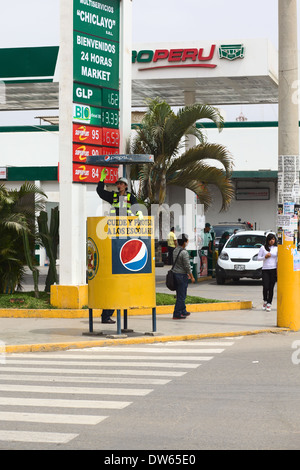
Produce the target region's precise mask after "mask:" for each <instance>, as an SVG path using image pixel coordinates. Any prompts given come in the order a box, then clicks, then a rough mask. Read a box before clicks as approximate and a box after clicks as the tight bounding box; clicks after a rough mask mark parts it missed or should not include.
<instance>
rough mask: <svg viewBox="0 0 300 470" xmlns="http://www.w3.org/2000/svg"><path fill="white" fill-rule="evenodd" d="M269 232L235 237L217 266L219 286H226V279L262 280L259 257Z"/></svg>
mask: <svg viewBox="0 0 300 470" xmlns="http://www.w3.org/2000/svg"><path fill="white" fill-rule="evenodd" d="M268 233H269V231H268V232H265V231H260V230H251V231H244V232H239V233H237V234H236V235H233V236H232V237H230V238H229V240H228V241H227V242H226V244H225V245H224V248H223V250H222V251H221V254H220V255H219V257H218V261H217V265H216V280H217V284H224V282H225V280H226V279H233V280H234V281H238V280H239V279H240V278H242V277H249V278H252V279H260V278H261V277H262V265H263V262H262V261H258V259H257V255H258V252H259V249H260V247H261V245H264V244H265V240H266V236H267V234H268Z"/></svg>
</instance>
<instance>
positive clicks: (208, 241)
mask: <svg viewBox="0 0 300 470" xmlns="http://www.w3.org/2000/svg"><path fill="white" fill-rule="evenodd" d="M213 248H214V236H213V234H212V233H211V225H210V223H209V222H206V224H205V227H204V231H203V246H202V250H205V251H206V252H207V274H208V275H209V276H212V274H213Z"/></svg>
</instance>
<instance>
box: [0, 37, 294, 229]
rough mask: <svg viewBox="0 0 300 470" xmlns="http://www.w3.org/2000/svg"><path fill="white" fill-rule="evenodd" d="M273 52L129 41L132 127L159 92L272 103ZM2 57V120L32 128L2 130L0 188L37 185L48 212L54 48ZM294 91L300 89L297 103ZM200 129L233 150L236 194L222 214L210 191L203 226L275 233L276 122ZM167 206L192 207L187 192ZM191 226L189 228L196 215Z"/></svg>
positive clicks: (207, 100)
mask: <svg viewBox="0 0 300 470" xmlns="http://www.w3.org/2000/svg"><path fill="white" fill-rule="evenodd" d="M277 55H278V54H277V51H276V50H275V48H274V47H273V46H272V44H270V42H269V41H268V40H266V39H252V40H250V39H247V40H243V39H242V38H239V39H235V40H224V41H222V42H221V43H219V42H205V41H199V42H198V41H197V42H189V43H184V42H178V43H144V44H134V45H133V53H132V124H135V123H136V122H138V119H137V116H140V115H141V114H142V111H143V109H145V106H146V100H147V99H148V98H155V97H158V96H159V97H161V98H163V99H164V100H166V101H167V102H168V103H169V104H170V105H172V106H174V107H181V106H184V105H188V104H193V103H203V104H210V105H213V106H216V107H218V108H220V109H222V110H223V109H226V107H228V106H232V105H253V106H254V105H264V104H274V105H275V106H276V104H277V102H278V64H277ZM1 57H2V59H3V58H5V57H10V60H9V61H7V60H6V61H3V60H1ZM0 60H1V63H7V64H8V65H7V69H5V68H4V69H2V70H1V74H2V75H1V76H0V80H1V81H2V83H1V90H0V111H2V113H1V115H0V116H1V117H2V119H1V123H3V122H4V123H5V116H6V113H8V112H12V111H15V112H24V111H31V114H32V112H33V111H34V112H35V119H34V124H32V123H30V124H28V125H21V126H16V125H5V124H2V125H1V127H0V141H1V153H0V182H4V183H5V184H6V185H7V187H9V188H14V187H19V186H20V184H22V183H23V182H24V181H26V180H27V181H33V182H35V183H36V184H38V185H39V186H40V187H41V188H42V189H43V190H44V192H45V193H46V195H47V197H48V199H47V210H49V211H50V209H51V208H52V207H54V206H56V205H59V182H58V180H59V115H58V93H59V62H60V59H59V47H58V46H53V47H32V48H15V49H0ZM297 87H298V88H299V83H298V84H295V99H297V97H298V94H297V93H298V88H297ZM200 125H201V126H202V127H203V130H204V132H205V133H206V135H207V139H208V141H209V142H211V143H218V144H222V145H224V146H226V147H227V148H228V150H229V151H230V153H231V154H232V156H233V159H234V171H233V174H232V178H233V181H234V185H235V189H236V195H235V199H234V200H233V201H232V204H231V206H230V208H229V209H228V211H227V212H223V213H220V212H219V211H220V207H221V199H220V196H219V194H218V192H217V191H216V190H215V189H214V188H212V191H213V195H214V202H213V204H212V206H211V207H210V208H209V210H208V211H207V213H206V214H205V218H206V220H207V221H209V222H210V223H211V224H215V223H219V222H224V221H237V220H238V219H242V221H244V220H246V221H250V222H251V223H252V224H253V226H254V228H256V229H262V230H263V229H275V227H276V205H277V169H278V150H277V149H278V145H277V141H278V122H277V121H276V120H269V121H265V120H257V121H252V120H251V121H250V120H249V121H243V120H232V121H227V120H226V116H225V126H224V128H223V130H222V132H220V133H219V132H218V130H217V129H216V127H215V126H214V125H213V124H212V123H210V122H202V123H201V124H200ZM74 184H75V183H74ZM111 189H112V188H111ZM86 194H87V201H86V203H87V216H88V217H89V216H100V215H103V211H104V206H103V202H102V201H101V200H100V199H99V197H98V196H97V194H96V185H95V184H88V185H87V192H86ZM166 203H167V204H169V205H172V204H175V203H180V204H181V205H182V206H183V205H184V204H195V205H197V200H196V199H195V195H194V194H193V193H192V192H191V191H189V190H185V189H183V188H176V187H174V188H170V189H169V190H168V194H167V200H166ZM199 221H200V219H199ZM192 223H193V224H194V225H193V226H191V227H189V230H191V231H192V232H193V231H195V230H196V228H197V227H196V225H197V223H198V222H197V218H195V222H192ZM199 223H200V224H202V219H201V222H199ZM183 224H184V222H183ZM181 228H182V229H184V230H186V229H187V227H184V226H183V227H181ZM198 228H199V227H198ZM200 228H202V227H200ZM186 231H188V230H186Z"/></svg>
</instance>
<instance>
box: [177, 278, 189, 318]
mask: <svg viewBox="0 0 300 470" xmlns="http://www.w3.org/2000/svg"><path fill="white" fill-rule="evenodd" d="M174 277H175V280H176V304H175V308H174V312H173V317H175V318H176V317H180V316H181V315H185V314H186V306H185V299H186V294H187V287H188V281H189V279H188V277H187V274H180V273H174Z"/></svg>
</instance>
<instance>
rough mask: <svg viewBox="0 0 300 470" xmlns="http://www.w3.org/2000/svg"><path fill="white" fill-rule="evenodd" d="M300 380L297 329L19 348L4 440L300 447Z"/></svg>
mask: <svg viewBox="0 0 300 470" xmlns="http://www.w3.org/2000/svg"><path fill="white" fill-rule="evenodd" d="M298 350H299V352H298ZM120 379H121V381H120ZM299 389H300V333H299V332H297V333H290V332H288V333H280V334H260V335H255V336H246V337H239V338H222V339H221V338H220V339H217V340H216V339H214V340H202V341H184V342H172V343H166V344H163V345H162V344H153V345H142V346H141V345H131V346H126V345H125V346H121V347H109V348H96V349H89V350H81V351H78V350H76V351H60V352H53V353H36V354H31V353H30V354H22V355H18V354H17V355H12V356H11V357H9V358H7V361H6V363H5V364H2V365H0V449H3V450H4V449H55V450H57V449H60V450H63V449H69V450H82V449H98V450H102V452H101V454H99V456H98V461H99V462H100V463H101V459H104V458H105V456H111V451H115V453H116V455H117V451H118V452H119V454H118V455H122V453H124V455H128V453H129V454H130V452H132V455H135V452H137V451H139V450H148V451H149V450H157V451H159V452H160V453H167V452H168V450H172V451H176V452H177V453H184V451H186V452H187V451H189V452H190V453H193V452H194V453H195V455H197V452H198V451H200V450H216V449H218V450H233V449H234V450H237V449H243V450H247V449H251V450H253V449H274V450H275V449H276V450H283V449H285V450H292V449H299V447H300V396H299ZM142 464H143V465H142ZM145 465H146V462H143V463H142V462H140V465H139V464H138V463H136V466H137V468H138V467H139V466H140V467H142V466H145ZM132 466H133V465H132Z"/></svg>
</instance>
